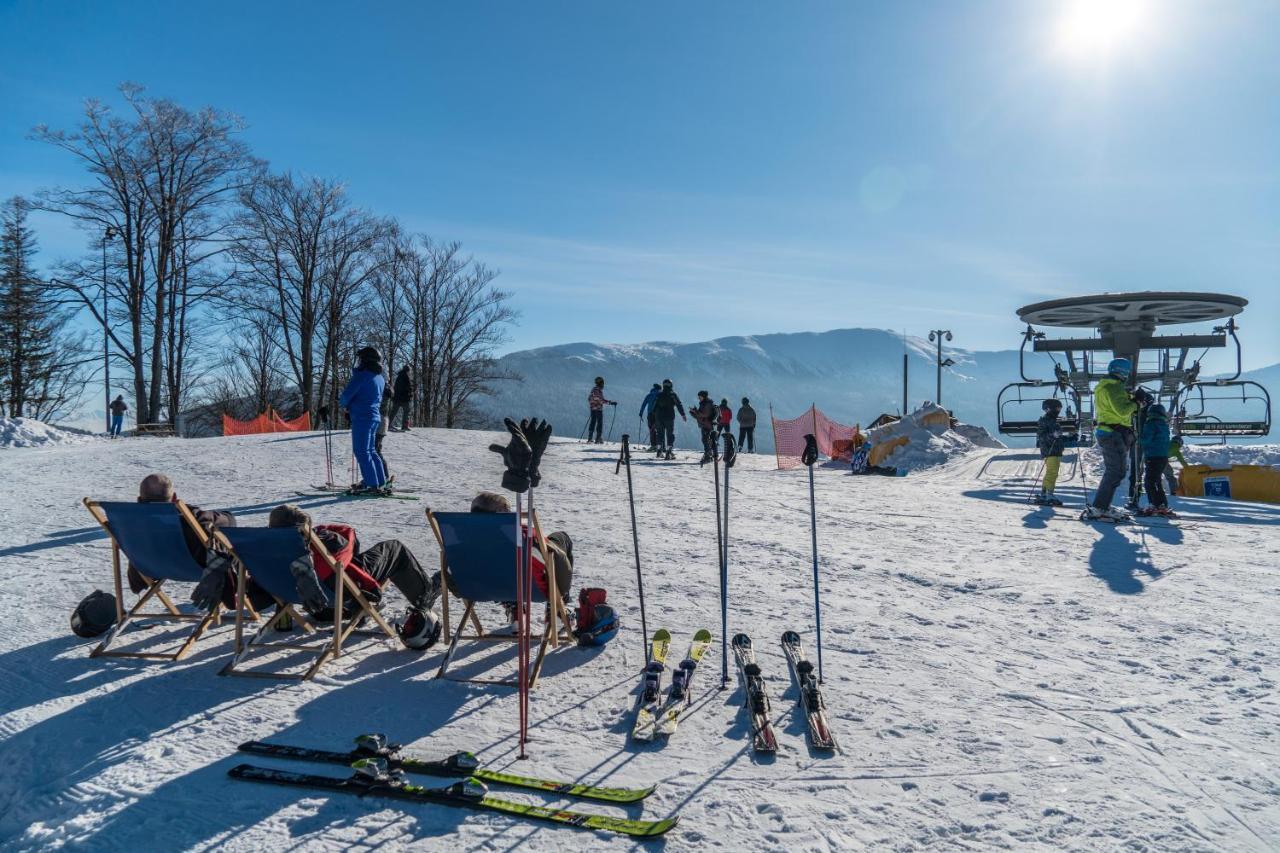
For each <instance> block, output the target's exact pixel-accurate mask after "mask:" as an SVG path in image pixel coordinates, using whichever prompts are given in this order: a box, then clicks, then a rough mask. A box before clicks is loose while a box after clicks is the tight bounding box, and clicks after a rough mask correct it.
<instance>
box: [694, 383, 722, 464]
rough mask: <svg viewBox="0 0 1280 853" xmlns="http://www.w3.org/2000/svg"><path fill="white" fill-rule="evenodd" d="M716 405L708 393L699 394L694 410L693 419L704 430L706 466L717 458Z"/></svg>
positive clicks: (703, 446) (700, 392) (703, 450)
mask: <svg viewBox="0 0 1280 853" xmlns="http://www.w3.org/2000/svg"><path fill="white" fill-rule="evenodd" d="M716 413H717V410H716V404H715V403H713V402H711V395H710V394H708V393H707V392H706V391H699V392H698V405H697V407H696V408H694V410H693V417H694V419H695V420H696V421H697V422H698V428H699V429H700V430H702V462H703V464H706V463H707V462H710V461H712V460H713V459H715V458H716Z"/></svg>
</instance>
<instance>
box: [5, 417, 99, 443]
mask: <svg viewBox="0 0 1280 853" xmlns="http://www.w3.org/2000/svg"><path fill="white" fill-rule="evenodd" d="M95 438H96V436H93V435H90V434H88V433H82V432H75V431H72V430H66V429H61V428H60V427H56V426H50V425H49V424H46V423H44V422H43V421H38V420H36V419H35V418H0V447H49V446H51V445H55V444H82V443H83V442H86V441H92V440H94V439H95Z"/></svg>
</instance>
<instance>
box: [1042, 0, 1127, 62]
mask: <svg viewBox="0 0 1280 853" xmlns="http://www.w3.org/2000/svg"><path fill="white" fill-rule="evenodd" d="M1147 23H1148V14H1147V3H1145V2H1143V0H1071V2H1070V3H1068V4H1067V5H1066V7H1065V8H1064V9H1063V11H1062V14H1061V16H1060V17H1059V19H1058V24H1057V30H1056V33H1055V35H1056V43H1057V48H1058V50H1059V51H1060V52H1062V53H1063V54H1065V55H1066V56H1068V57H1071V58H1074V59H1082V60H1090V59H1094V60H1096V59H1105V58H1107V57H1108V56H1110V55H1111V54H1113V53H1114V52H1115V51H1116V50H1118V49H1120V48H1121V47H1123V46H1124V45H1126V44H1128V43H1130V42H1132V41H1134V40H1135V39H1136V38H1138V37H1140V36H1141V34H1142V32H1143V31H1144V29H1145V28H1146V25H1147Z"/></svg>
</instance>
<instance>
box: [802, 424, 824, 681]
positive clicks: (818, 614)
mask: <svg viewBox="0 0 1280 853" xmlns="http://www.w3.org/2000/svg"><path fill="white" fill-rule="evenodd" d="M804 441H805V446H804V455H803V456H802V457H800V461H801V462H803V463H804V464H805V467H807V468H808V469H809V532H810V536H811V539H812V542H813V614H814V629H815V630H816V631H817V634H818V683H819V684H821V683H822V598H821V593H820V590H819V589H818V503H817V500H816V498H815V496H814V490H813V465H814V463H815V462H817V461H818V440H817V438H815V437H814V436H812V435H806V436H805V437H804Z"/></svg>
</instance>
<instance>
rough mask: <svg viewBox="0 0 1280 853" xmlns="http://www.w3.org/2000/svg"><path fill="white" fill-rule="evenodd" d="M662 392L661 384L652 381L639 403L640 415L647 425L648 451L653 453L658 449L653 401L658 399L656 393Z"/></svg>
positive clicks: (656, 421) (656, 422)
mask: <svg viewBox="0 0 1280 853" xmlns="http://www.w3.org/2000/svg"><path fill="white" fill-rule="evenodd" d="M661 392H662V386H661V385H659V384H658V383H657V382H655V383H653V387H652V388H650V389H649V393H648V394H645V395H644V402H643V403H641V404H640V417H641V418H643V419H644V421H645V424H646V425H647V426H648V427H649V452H650V453H653V452H654V451H656V450H657V449H658V419H657V416H656V415H655V414H654V411H653V404H654V401H656V400H657V399H658V394H660V393H661Z"/></svg>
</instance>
